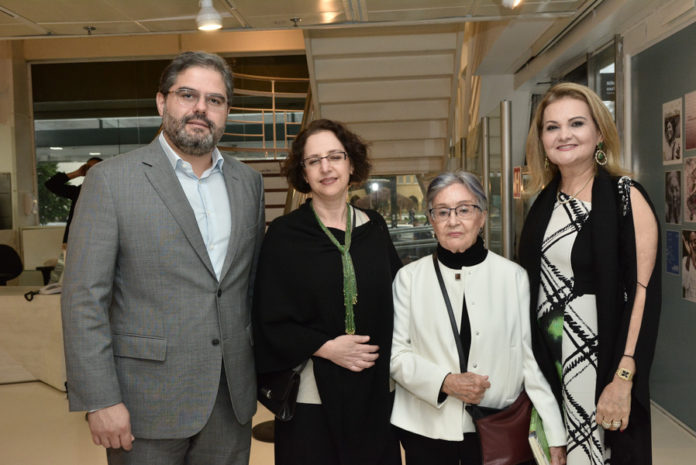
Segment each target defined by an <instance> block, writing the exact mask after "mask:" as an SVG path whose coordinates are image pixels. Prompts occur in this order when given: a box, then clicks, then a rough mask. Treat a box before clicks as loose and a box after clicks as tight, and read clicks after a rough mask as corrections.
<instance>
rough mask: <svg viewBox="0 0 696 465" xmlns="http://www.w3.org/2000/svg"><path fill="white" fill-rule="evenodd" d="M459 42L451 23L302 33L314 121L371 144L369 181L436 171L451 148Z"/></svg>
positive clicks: (460, 31) (458, 32)
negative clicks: (334, 123)
mask: <svg viewBox="0 0 696 465" xmlns="http://www.w3.org/2000/svg"><path fill="white" fill-rule="evenodd" d="M463 42H464V29H463V26H462V25H454V24H449V25H440V24H435V25H429V26H413V27H393V28H387V27H382V28H379V29H373V28H367V27H365V28H357V29H356V28H353V29H327V30H308V31H306V33H305V44H306V52H307V62H308V66H309V73H310V79H311V80H310V82H311V89H312V95H313V105H314V108H313V109H314V113H315V119H316V118H329V119H336V120H339V121H343V122H344V123H346V124H348V126H349V127H350V128H351V130H353V131H355V132H356V133H357V134H359V135H360V136H362V137H363V138H364V139H365V140H367V141H369V142H370V143H371V151H370V154H371V157H372V161H373V165H374V167H373V174H376V175H379V174H390V175H395V174H412V173H415V172H422V173H426V172H437V171H442V170H443V169H444V168H445V167H446V166H447V159H448V157H449V156H450V154H451V153H452V154H453V153H455V150H456V145H457V142H456V141H455V136H454V134H455V133H456V131H455V128H454V127H453V126H454V124H455V123H454V122H455V121H457V120H458V119H457V118H455V117H454V115H455V112H456V111H457V101H456V99H457V97H456V96H457V85H458V79H459V76H460V74H461V73H460V71H461V70H460V66H461V65H460V62H461V61H462V60H461V50H462V44H463Z"/></svg>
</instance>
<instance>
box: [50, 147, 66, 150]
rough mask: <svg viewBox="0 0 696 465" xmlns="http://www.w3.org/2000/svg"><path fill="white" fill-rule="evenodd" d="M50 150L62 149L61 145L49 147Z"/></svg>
mask: <svg viewBox="0 0 696 465" xmlns="http://www.w3.org/2000/svg"><path fill="white" fill-rule="evenodd" d="M49 148H50V149H51V150H63V147H49Z"/></svg>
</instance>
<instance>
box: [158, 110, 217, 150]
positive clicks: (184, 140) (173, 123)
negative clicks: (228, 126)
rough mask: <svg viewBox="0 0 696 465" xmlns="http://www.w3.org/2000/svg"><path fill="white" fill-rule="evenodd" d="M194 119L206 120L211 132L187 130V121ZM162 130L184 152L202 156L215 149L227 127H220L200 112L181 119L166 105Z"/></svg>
mask: <svg viewBox="0 0 696 465" xmlns="http://www.w3.org/2000/svg"><path fill="white" fill-rule="evenodd" d="M193 119H195V120H198V121H204V122H205V123H206V124H207V125H208V127H209V128H210V132H208V133H202V132H198V131H195V132H193V133H190V132H188V131H187V130H186V123H187V122H189V121H191V120H193ZM162 130H163V131H164V133H165V134H166V135H167V136H168V137H169V140H171V141H172V143H173V144H174V145H175V146H176V147H177V148H178V149H179V150H181V151H182V152H183V153H185V154H187V155H194V156H201V155H207V154H209V153H210V152H212V151H213V149H215V146H216V145H217V143H218V142H219V141H220V139H221V138H222V134H223V132H224V130H225V128H224V127H220V128H218V127H217V126H216V125H215V123H213V122H212V121H210V120H209V119H208V118H207V117H206V116H205V115H203V114H200V113H194V114H192V115H188V116H184V117H183V118H181V119H180V120H177V119H175V118H174V117H173V116H172V115H170V114H169V113H168V112H167V108H166V106H165V108H164V114H163V116H162Z"/></svg>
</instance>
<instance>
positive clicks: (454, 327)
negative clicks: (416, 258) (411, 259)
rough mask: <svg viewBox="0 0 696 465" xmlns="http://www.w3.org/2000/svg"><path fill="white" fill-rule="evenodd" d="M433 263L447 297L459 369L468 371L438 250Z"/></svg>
mask: <svg viewBox="0 0 696 465" xmlns="http://www.w3.org/2000/svg"><path fill="white" fill-rule="evenodd" d="M433 265H434V266H435V274H436V275H437V281H438V282H439V283H440V290H441V291H442V297H443V298H444V299H445V305H446V306H447V313H449V319H450V323H451V324H452V333H453V334H454V342H455V344H457V352H458V353H459V369H460V370H461V372H462V373H466V356H465V355H464V349H463V348H462V340H461V339H460V337H459V331H458V330H457V320H456V318H455V317H454V311H452V304H451V303H450V299H449V295H448V294H447V289H446V288H445V281H444V280H443V279H442V272H440V265H439V263H438V262H437V252H434V253H433Z"/></svg>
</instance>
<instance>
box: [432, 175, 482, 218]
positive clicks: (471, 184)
mask: <svg viewBox="0 0 696 465" xmlns="http://www.w3.org/2000/svg"><path fill="white" fill-rule="evenodd" d="M453 184H461V185H462V186H464V187H466V188H467V190H468V191H469V192H471V193H472V194H474V197H476V205H478V206H479V208H481V211H486V210H487V209H488V199H487V198H486V193H485V192H483V187H482V186H481V182H480V181H479V180H478V178H477V177H476V176H475V175H473V174H471V173H469V172H467V171H454V172H447V173H442V174H440V175H438V176H437V177H436V178H435V179H433V180H432V181H431V182H430V185H429V186H428V193H427V194H426V199H427V200H428V210H430V209H431V208H433V200H435V197H437V194H439V193H440V192H441V191H442V190H444V189H445V188H447V187H449V186H451V185H453Z"/></svg>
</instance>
